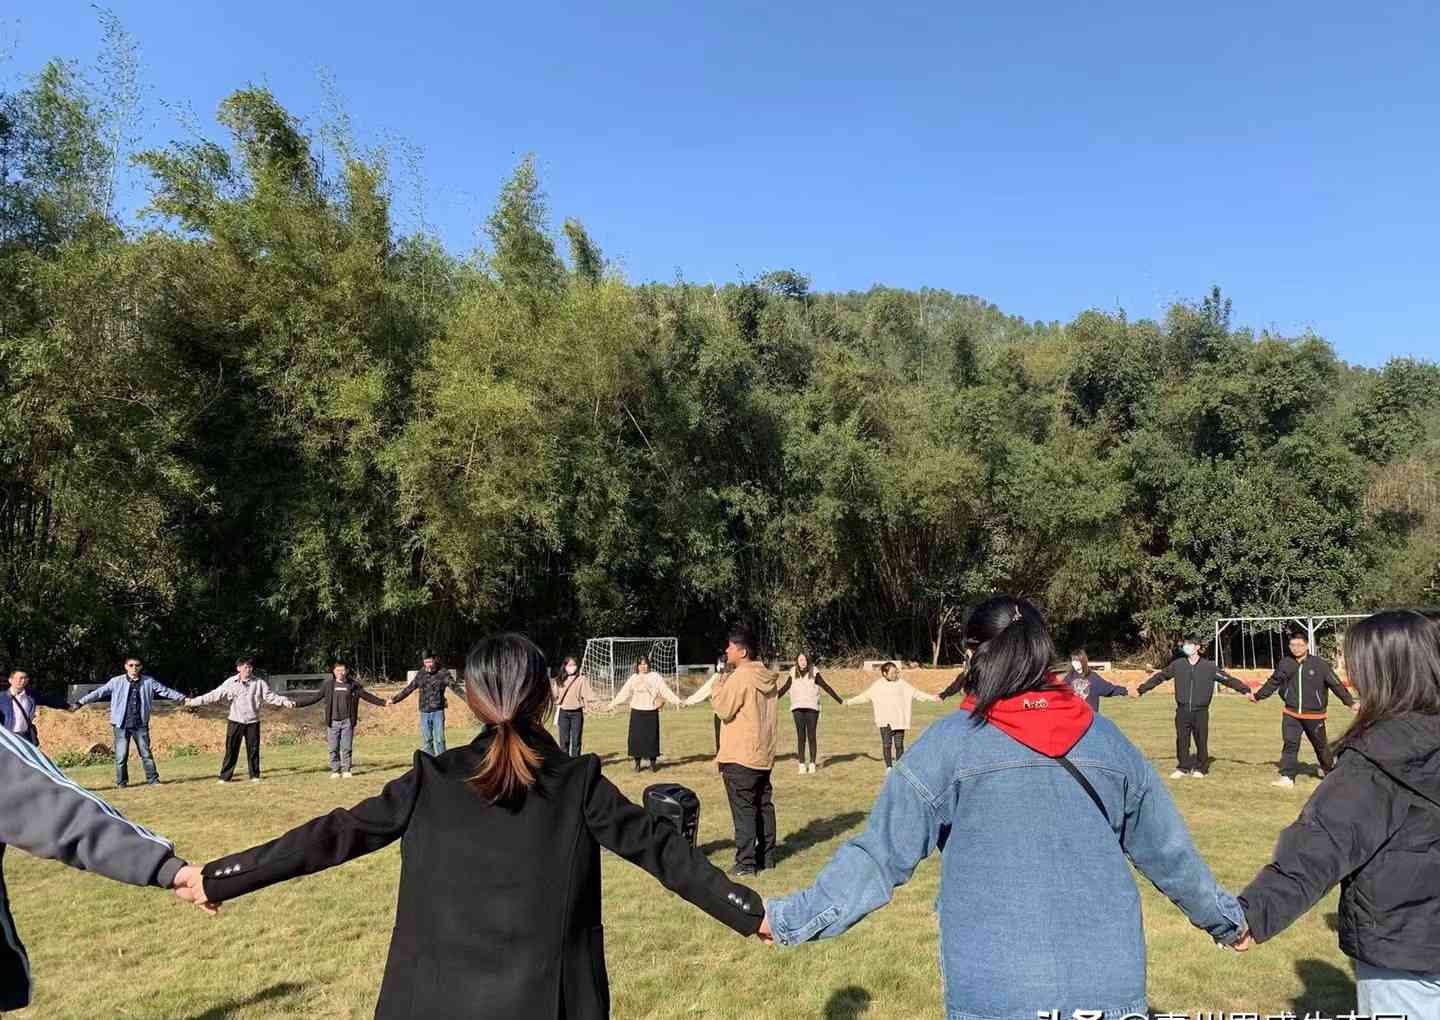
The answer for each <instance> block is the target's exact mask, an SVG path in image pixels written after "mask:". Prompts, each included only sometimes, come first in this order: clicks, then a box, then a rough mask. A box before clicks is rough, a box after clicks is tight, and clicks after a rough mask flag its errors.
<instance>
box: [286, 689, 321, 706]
mask: <svg viewBox="0 0 1440 1020" xmlns="http://www.w3.org/2000/svg"><path fill="white" fill-rule="evenodd" d="M285 696H286V697H287V698H289V699H290V700H291V701H293V702H295V707H296V708H308V707H309V706H311V705H318V704H319V703H320V701H321V700H322V699H323V698H324V697H325V688H324V687H321V688H320V689H319V690H318V691H315V692H314V693H313V694H300V695H294V696H292V695H289V694H287V695H285Z"/></svg>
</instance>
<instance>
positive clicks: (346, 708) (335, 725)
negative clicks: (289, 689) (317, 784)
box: [294, 658, 387, 779]
mask: <svg viewBox="0 0 1440 1020" xmlns="http://www.w3.org/2000/svg"><path fill="white" fill-rule="evenodd" d="M361 701H368V702H370V704H372V705H380V706H381V707H384V706H385V705H386V704H387V702H386V701H385V699H384V698H377V697H376V696H375V695H373V694H371V693H370V692H369V691H367V690H366V689H365V685H364V684H362V683H361V682H360V680H359V678H358V677H352V676H351V675H350V666H349V664H348V663H347V662H346V661H345V660H344V659H341V658H336V660H335V662H334V664H333V665H331V667H330V675H329V676H328V677H326V678H325V682H324V683H322V684H321V685H320V689H319V690H318V691H316V692H315V693H314V694H303V695H301V696H300V697H298V698H295V699H294V702H295V707H296V708H305V707H307V706H309V705H314V704H316V703H323V704H324V705H325V733H326V743H327V746H328V747H329V750H330V778H331V779H340V778H342V777H343V778H345V779H350V778H352V777H353V776H354V773H353V772H352V771H351V765H352V763H353V758H354V753H355V727H356V726H358V725H359V724H360V702H361Z"/></svg>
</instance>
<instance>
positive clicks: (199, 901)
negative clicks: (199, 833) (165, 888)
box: [170, 864, 220, 915]
mask: <svg viewBox="0 0 1440 1020" xmlns="http://www.w3.org/2000/svg"><path fill="white" fill-rule="evenodd" d="M170 887H171V888H172V889H174V890H175V895H176V897H177V898H179V899H182V900H184V901H185V902H186V903H193V904H195V905H196V906H197V907H199V908H200V909H201V910H203V911H205V913H207V914H211V915H214V914H218V913H220V904H218V903H211V902H210V900H209V899H208V898H207V897H206V896H205V881H204V876H203V874H202V873H201V871H200V869H199V868H197V867H196V866H195V865H193V864H187V865H185V867H183V868H181V869H180V870H179V871H177V872H175V879H174V881H172V882H171V883H170Z"/></svg>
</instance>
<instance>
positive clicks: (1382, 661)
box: [1339, 609, 1440, 746]
mask: <svg viewBox="0 0 1440 1020" xmlns="http://www.w3.org/2000/svg"><path fill="white" fill-rule="evenodd" d="M1345 666H1346V670H1347V672H1348V673H1349V674H1350V680H1351V681H1352V682H1353V683H1354V684H1355V689H1356V690H1357V691H1359V692H1360V711H1359V712H1358V713H1356V716H1355V722H1354V723H1353V724H1351V726H1350V729H1349V730H1347V731H1346V733H1345V736H1344V737H1342V738H1341V739H1340V741H1339V746H1344V745H1346V744H1351V743H1354V742H1355V741H1357V740H1359V739H1360V738H1361V737H1362V736H1363V735H1364V734H1365V733H1366V731H1368V730H1369V729H1370V728H1371V727H1373V726H1374V725H1375V724H1376V723H1379V722H1383V721H1384V720H1386V719H1390V718H1393V717H1394V716H1397V715H1403V714H1405V713H1406V712H1419V713H1422V714H1424V715H1440V627H1437V626H1436V624H1435V623H1434V622H1432V621H1431V620H1429V619H1427V618H1426V617H1425V616H1424V615H1423V614H1421V613H1417V612H1415V611H1414V610H1411V609H1389V610H1386V611H1385V612H1382V613H1376V614H1375V615H1373V616H1367V617H1366V618H1365V619H1363V620H1361V621H1360V622H1359V623H1357V624H1354V625H1352V626H1351V627H1349V628H1348V629H1347V630H1346V631H1345Z"/></svg>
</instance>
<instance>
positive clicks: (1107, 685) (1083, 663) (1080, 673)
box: [1064, 648, 1139, 712]
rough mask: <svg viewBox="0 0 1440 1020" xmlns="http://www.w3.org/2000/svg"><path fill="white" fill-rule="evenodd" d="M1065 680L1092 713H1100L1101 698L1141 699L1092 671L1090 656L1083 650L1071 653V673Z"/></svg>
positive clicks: (1126, 688) (1128, 689)
mask: <svg viewBox="0 0 1440 1020" xmlns="http://www.w3.org/2000/svg"><path fill="white" fill-rule="evenodd" d="M1064 680H1065V682H1066V683H1067V684H1069V685H1070V689H1071V690H1073V691H1074V692H1075V694H1076V696H1077V697H1080V698H1084V699H1085V704H1087V705H1089V706H1090V711H1092V712H1099V711H1100V699H1101V698H1123V697H1130V698H1137V697H1139V695H1138V694H1136V693H1135V692H1134V691H1132V690H1130V688H1128V687H1122V686H1120V685H1119V684H1112V683H1111V682H1110V681H1109V680H1106V679H1105V678H1104V677H1103V676H1101V675H1100V674H1099V673H1097V672H1095V670H1093V669H1091V668H1090V656H1089V655H1087V654H1086V652H1085V649H1083V648H1077V649H1075V650H1074V651H1073V652H1071V653H1070V672H1068V673H1066V674H1065V676H1064Z"/></svg>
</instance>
